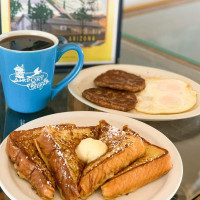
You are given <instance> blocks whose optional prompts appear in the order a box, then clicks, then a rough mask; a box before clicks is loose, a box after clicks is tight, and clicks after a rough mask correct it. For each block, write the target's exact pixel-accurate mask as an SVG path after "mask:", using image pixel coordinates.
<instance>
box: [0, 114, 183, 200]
mask: <svg viewBox="0 0 200 200" xmlns="http://www.w3.org/2000/svg"><path fill="white" fill-rule="evenodd" d="M101 119H105V120H106V121H107V122H109V123H110V124H112V125H114V126H116V127H118V128H121V127H122V126H123V125H125V124H127V125H128V126H129V127H130V128H132V129H133V130H134V131H136V132H137V133H139V134H140V135H141V136H142V137H144V138H145V139H147V140H148V141H149V142H151V143H153V144H156V145H158V146H161V147H164V148H165V149H167V150H168V151H169V153H170V155H171V159H172V163H173V168H172V169H171V171H170V172H169V173H168V174H166V175H164V176H163V177H162V178H160V179H158V180H156V181H154V182H152V183H150V184H148V185H146V186H144V187H142V188H140V189H138V190H137V191H136V192H133V193H130V194H129V195H124V196H121V197H119V198H117V200H130V199H134V200H141V199H142V200H150V199H151V200H160V199H162V200H168V199H170V198H171V197H172V196H173V195H174V194H175V192H176V191H177V189H178V187H179V185H180V183H181V179H182V173H183V166H182V161H181V157H180V155H179V153H178V151H177V149H176V147H175V146H174V145H173V144H172V142H171V141H170V140H169V139H168V138H167V137H166V136H164V135H163V134H162V133H161V132H159V131H158V130H156V129H154V128H152V127H151V126H149V125H146V124H145V123H143V122H140V121H137V120H135V119H131V118H128V117H124V116H120V115H114V114H109V113H104V112H89V111H88V112H87V111H80V112H66V113H58V114H53V115H48V116H45V117H42V118H38V119H36V120H33V121H31V122H29V123H27V124H25V125H23V126H21V127H20V128H19V130H23V129H24V130H25V129H30V128H35V127H40V126H44V125H48V124H59V123H75V124H76V125H81V126H91V125H97V124H98V122H99V120H101ZM5 146H6V139H5V140H4V141H3V143H2V144H1V146H0V158H1V164H0V186H1V188H2V189H3V190H4V192H5V193H6V194H7V196H8V197H9V198H10V199H12V200H32V199H34V200H40V198H39V197H38V196H37V195H36V193H35V191H34V190H32V189H31V187H30V184H29V183H27V182H26V181H24V180H22V179H20V178H19V177H18V176H17V173H16V170H15V169H14V167H13V164H12V163H11V162H10V161H9V158H8V156H7V155H6V152H5ZM54 200H61V198H60V196H59V194H58V192H57V193H56V195H55V197H54ZM88 200H103V197H102V196H101V192H100V191H97V192H95V193H94V194H93V195H92V196H91V197H89V198H88Z"/></svg>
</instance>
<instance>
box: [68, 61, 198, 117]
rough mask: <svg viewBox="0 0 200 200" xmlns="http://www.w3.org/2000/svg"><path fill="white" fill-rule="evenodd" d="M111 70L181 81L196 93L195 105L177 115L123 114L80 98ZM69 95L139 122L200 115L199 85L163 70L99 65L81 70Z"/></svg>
mask: <svg viewBox="0 0 200 200" xmlns="http://www.w3.org/2000/svg"><path fill="white" fill-rule="evenodd" d="M112 69H117V70H123V71H126V72H129V73H133V74H136V75H139V76H141V77H143V78H160V79H166V78H167V79H178V80H181V81H184V82H186V83H187V84H189V85H190V86H191V88H192V89H193V90H194V91H196V93H197V103H196V105H195V106H194V107H193V108H192V109H190V110H188V111H186V112H182V113H177V114H162V115H161V114H145V113H142V112H138V111H136V110H135V109H132V110H130V111H128V112H123V111H119V110H114V109H109V108H105V107H102V106H99V105H97V104H94V103H92V102H90V101H88V100H87V99H85V98H83V97H82V92H83V91H84V90H85V89H89V88H93V87H95V85H94V83H93V80H94V79H95V78H96V77H97V76H98V75H100V74H102V73H104V72H106V71H108V70H112ZM68 88H69V91H70V93H71V94H72V95H73V96H74V97H75V98H77V99H78V100H79V101H80V102H82V103H84V104H86V105H88V106H90V107H92V108H94V109H96V110H100V111H104V112H109V113H113V114H119V115H124V116H127V117H132V118H135V119H140V120H149V121H153V120H157V121H164V120H176V119H185V118H190V117H194V116H197V115H199V114H200V98H199V95H200V85H199V84H198V83H196V82H195V81H193V80H191V79H189V78H187V77H184V76H181V75H178V74H176V73H172V72H168V71H165V70H161V69H156V68H151V67H143V66H136V65H121V64H119V65H101V66H96V67H91V68H87V69H84V70H82V71H81V72H80V73H79V75H78V76H77V77H76V78H75V79H74V80H73V81H72V82H71V83H70V84H69V85H68Z"/></svg>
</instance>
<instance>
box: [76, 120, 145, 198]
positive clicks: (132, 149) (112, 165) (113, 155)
mask: <svg viewBox="0 0 200 200" xmlns="http://www.w3.org/2000/svg"><path fill="white" fill-rule="evenodd" d="M99 126H100V133H99V140H101V141H102V142H104V143H105V144H106V145H107V146H108V151H107V152H106V153H105V154H104V155H102V156H101V157H100V158H98V159H96V160H94V161H92V162H91V163H89V164H88V165H87V166H86V167H85V169H84V171H83V175H82V177H81V180H80V183H79V188H80V194H81V198H82V199H86V198H87V197H88V196H89V195H91V194H92V193H93V192H94V191H95V190H96V189H97V188H98V187H99V186H101V185H102V184H103V183H104V182H105V181H106V180H108V179H110V178H112V177H113V176H114V175H115V174H116V173H117V172H119V171H120V170H122V169H123V168H124V167H126V166H128V165H129V164H130V163H131V162H133V161H134V160H136V159H137V158H139V157H141V156H143V155H144V153H145V147H144V144H143V142H142V139H141V138H140V137H139V136H138V135H137V134H135V133H132V132H130V133H126V132H124V131H120V130H119V129H118V128H115V127H113V126H111V125H110V124H108V123H107V122H105V121H104V120H101V121H100V123H99Z"/></svg>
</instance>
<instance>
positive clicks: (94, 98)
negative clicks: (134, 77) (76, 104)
mask: <svg viewBox="0 0 200 200" xmlns="http://www.w3.org/2000/svg"><path fill="white" fill-rule="evenodd" d="M82 96H83V97H84V98H86V99H87V100H89V101H91V102H93V103H95V104H97V105H100V106H103V107H106V108H111V109H115V110H121V111H129V110H131V109H133V108H135V105H136V103H137V99H136V96H135V94H134V93H133V92H129V91H119V90H113V89H109V88H89V89H87V90H84V91H83V93H82Z"/></svg>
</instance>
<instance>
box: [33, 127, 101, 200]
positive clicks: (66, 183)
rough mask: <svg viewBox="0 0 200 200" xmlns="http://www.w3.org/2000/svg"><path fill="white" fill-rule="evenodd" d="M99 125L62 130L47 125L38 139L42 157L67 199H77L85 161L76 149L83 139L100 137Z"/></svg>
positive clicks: (37, 142) (61, 192) (63, 196)
mask: <svg viewBox="0 0 200 200" xmlns="http://www.w3.org/2000/svg"><path fill="white" fill-rule="evenodd" d="M98 131H99V129H98V127H72V128H68V129H65V130H61V129H59V128H57V127H53V126H46V127H45V129H43V131H42V134H41V135H40V136H39V137H38V138H37V139H36V144H37V147H38V148H39V151H40V153H41V154H42V157H43V158H45V159H44V160H45V161H46V163H47V165H48V167H49V169H50V171H51V172H52V173H53V175H54V177H55V181H56V185H57V186H58V188H59V191H60V194H61V197H62V198H63V199H66V200H68V199H69V200H74V199H77V198H78V197H79V196H80V195H79V192H78V187H77V185H78V182H79V179H80V176H81V173H82V171H83V169H84V166H85V163H84V162H82V161H81V160H79V159H78V157H77V155H76V153H75V149H76V147H77V145H78V144H79V143H80V142H81V140H83V139H85V138H87V137H91V138H97V137H98Z"/></svg>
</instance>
